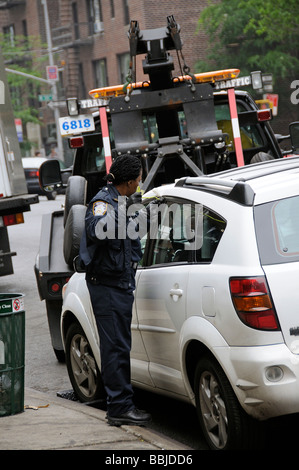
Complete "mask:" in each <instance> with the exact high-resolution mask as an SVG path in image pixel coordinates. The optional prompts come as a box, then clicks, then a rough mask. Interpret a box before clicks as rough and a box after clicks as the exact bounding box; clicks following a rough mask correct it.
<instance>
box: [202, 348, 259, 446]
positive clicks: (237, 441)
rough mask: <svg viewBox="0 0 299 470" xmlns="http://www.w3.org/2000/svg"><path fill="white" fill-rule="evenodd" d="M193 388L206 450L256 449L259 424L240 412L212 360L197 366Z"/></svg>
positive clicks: (217, 365)
mask: <svg viewBox="0 0 299 470" xmlns="http://www.w3.org/2000/svg"><path fill="white" fill-rule="evenodd" d="M194 384H195V399H196V409H197V414H198V418H199V422H200V425H201V428H202V431H203V434H204V436H205V439H206V441H207V444H208V445H209V447H210V448H211V449H213V450H233V449H234V450H241V449H249V448H250V449H252V448H257V447H258V445H259V444H260V440H259V439H257V437H260V434H259V432H257V431H258V428H259V423H258V422H256V421H255V420H253V419H252V418H250V417H249V416H248V415H247V414H246V413H245V411H244V410H243V409H242V408H241V406H240V404H239V402H238V400H237V397H236V395H235V393H234V391H233V389H232V387H231V385H230V383H229V381H228V379H227V378H226V375H225V374H224V372H223V370H222V368H221V367H220V365H219V364H218V363H217V361H216V360H214V358H211V357H204V358H202V359H201V360H200V361H199V362H198V364H197V367H196V371H195V381H194ZM255 431H256V432H255Z"/></svg>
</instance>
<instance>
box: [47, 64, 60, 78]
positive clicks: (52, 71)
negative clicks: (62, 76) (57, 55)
mask: <svg viewBox="0 0 299 470" xmlns="http://www.w3.org/2000/svg"><path fill="white" fill-rule="evenodd" d="M47 77H48V80H54V81H56V82H57V81H58V67H57V65H48V66H47Z"/></svg>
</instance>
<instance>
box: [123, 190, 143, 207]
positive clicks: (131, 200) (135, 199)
mask: <svg viewBox="0 0 299 470" xmlns="http://www.w3.org/2000/svg"><path fill="white" fill-rule="evenodd" d="M133 204H142V195H141V192H140V191H137V192H136V193H134V194H132V195H131V196H130V197H128V199H127V208H128V207H130V206H132V205H133Z"/></svg>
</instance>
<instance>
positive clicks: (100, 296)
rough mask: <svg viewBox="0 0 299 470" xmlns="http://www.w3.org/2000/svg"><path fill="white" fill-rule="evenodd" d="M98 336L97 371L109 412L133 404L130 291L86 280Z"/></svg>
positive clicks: (132, 298) (124, 408) (117, 410)
mask: <svg viewBox="0 0 299 470" xmlns="http://www.w3.org/2000/svg"><path fill="white" fill-rule="evenodd" d="M87 286H88V290H89V293H90V298H91V303H92V307H93V311H94V315H95V318H96V323H97V327H98V332H99V337H100V353H101V374H102V379H103V383H104V387H105V390H106V393H107V411H108V414H109V416H119V415H120V414H122V413H125V412H127V411H129V410H130V409H132V408H134V405H133V389H132V385H131V368H130V350H131V320H132V305H133V300H134V296H133V292H130V291H126V290H124V289H118V288H116V287H110V286H104V285H101V284H96V285H95V284H91V283H90V282H87Z"/></svg>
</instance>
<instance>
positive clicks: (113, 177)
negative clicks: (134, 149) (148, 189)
mask: <svg viewBox="0 0 299 470" xmlns="http://www.w3.org/2000/svg"><path fill="white" fill-rule="evenodd" d="M140 171H141V161H140V158H138V157H136V156H135V155H119V156H118V157H116V159H115V160H114V162H113V163H112V165H111V167H110V170H109V173H108V174H107V176H106V180H107V181H110V182H111V183H113V184H114V185H116V186H117V185H118V184H121V183H125V182H127V181H130V180H136V178H138V176H139V175H140Z"/></svg>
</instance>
